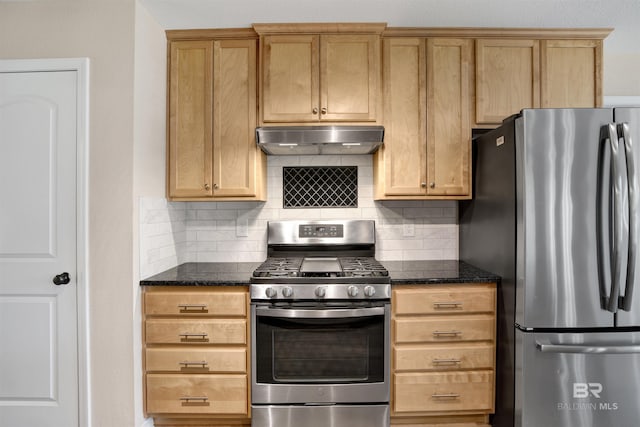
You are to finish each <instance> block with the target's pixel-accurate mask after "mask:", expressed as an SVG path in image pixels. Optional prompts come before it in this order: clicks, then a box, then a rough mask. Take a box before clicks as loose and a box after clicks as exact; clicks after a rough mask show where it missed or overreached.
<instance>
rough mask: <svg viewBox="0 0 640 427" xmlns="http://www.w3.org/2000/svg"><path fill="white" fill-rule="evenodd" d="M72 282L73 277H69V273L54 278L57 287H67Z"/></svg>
mask: <svg viewBox="0 0 640 427" xmlns="http://www.w3.org/2000/svg"><path fill="white" fill-rule="evenodd" d="M70 281H71V277H69V273H67V272H66V271H65V272H64V273H61V274H58V275H57V276H56V277H54V278H53V284H54V285H56V286H60V285H66V284H67V283H69V282H70Z"/></svg>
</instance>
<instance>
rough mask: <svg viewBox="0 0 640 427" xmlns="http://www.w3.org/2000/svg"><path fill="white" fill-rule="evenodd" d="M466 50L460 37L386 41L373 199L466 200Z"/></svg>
mask: <svg viewBox="0 0 640 427" xmlns="http://www.w3.org/2000/svg"><path fill="white" fill-rule="evenodd" d="M472 52H473V49H472V41H471V40H465V39H422V38H389V39H385V40H384V50H383V56H384V67H383V70H384V77H383V81H384V105H385V110H384V114H385V118H384V126H385V143H384V147H383V148H382V149H381V150H380V152H379V153H378V154H377V156H376V161H375V163H376V164H375V180H376V198H377V199H394V198H405V199H427V198H452V199H455V198H458V199H459V198H466V197H468V196H469V192H470V190H469V189H470V183H469V182H470V138H471V119H470V112H471V82H472V80H471V79H472V75H471V64H472V56H471V55H472Z"/></svg>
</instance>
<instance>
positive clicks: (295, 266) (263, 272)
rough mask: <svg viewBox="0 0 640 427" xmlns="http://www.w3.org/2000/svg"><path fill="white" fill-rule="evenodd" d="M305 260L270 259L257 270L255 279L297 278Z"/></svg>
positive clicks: (254, 273)
mask: <svg viewBox="0 0 640 427" xmlns="http://www.w3.org/2000/svg"><path fill="white" fill-rule="evenodd" d="M302 260H303V258H268V259H267V260H266V261H265V262H263V263H262V264H261V265H260V266H259V267H258V268H257V269H255V270H254V272H253V276H254V277H296V276H298V272H299V271H300V266H301V265H302Z"/></svg>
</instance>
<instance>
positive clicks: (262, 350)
mask: <svg viewBox="0 0 640 427" xmlns="http://www.w3.org/2000/svg"><path fill="white" fill-rule="evenodd" d="M384 353H385V340H384V316H383V315H379V316H369V317H365V318H355V319H282V318H272V317H261V316H257V318H256V377H257V381H258V382H259V383H274V384H275V383H307V384H314V383H315V384H317V383H372V382H382V381H384Z"/></svg>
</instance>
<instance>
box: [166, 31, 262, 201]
mask: <svg viewBox="0 0 640 427" xmlns="http://www.w3.org/2000/svg"><path fill="white" fill-rule="evenodd" d="M183 33H184V32H180V33H179V34H183ZM216 37H217V38H216ZM194 38H195V37H194ZM169 52H170V55H169V91H168V156H167V163H168V168H167V173H168V177H167V178H168V179H167V185H168V189H167V193H168V196H169V198H170V199H172V200H261V199H264V198H265V197H266V194H265V193H266V160H265V157H264V154H263V153H262V152H261V151H260V150H259V149H258V148H257V146H256V142H255V128H256V125H257V112H256V103H257V100H256V97H257V86H256V83H257V81H256V79H257V40H256V38H255V37H254V38H248V39H233V38H224V37H221V36H220V34H218V33H216V34H215V35H213V36H211V37H204V36H203V37H201V39H199V40H182V39H181V40H171V39H170V41H169Z"/></svg>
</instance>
